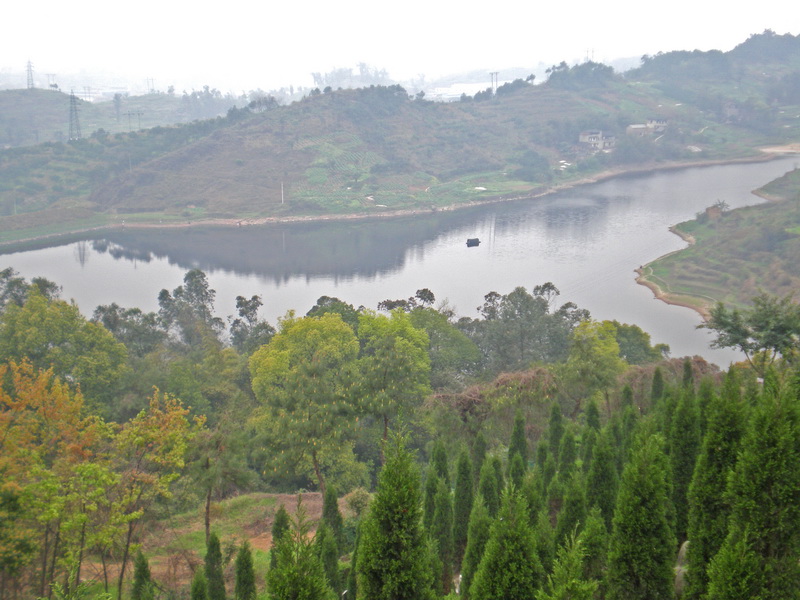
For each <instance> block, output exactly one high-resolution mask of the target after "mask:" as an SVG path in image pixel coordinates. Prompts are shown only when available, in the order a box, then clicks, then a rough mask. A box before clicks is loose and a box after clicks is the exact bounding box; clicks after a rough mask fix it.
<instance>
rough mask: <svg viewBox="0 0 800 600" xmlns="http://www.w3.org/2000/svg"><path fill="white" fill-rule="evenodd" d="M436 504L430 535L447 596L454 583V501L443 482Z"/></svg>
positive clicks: (440, 485) (441, 482)
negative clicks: (439, 564) (439, 562)
mask: <svg viewBox="0 0 800 600" xmlns="http://www.w3.org/2000/svg"><path fill="white" fill-rule="evenodd" d="M435 504H436V509H435V510H434V513H433V523H432V525H431V529H430V535H431V539H432V540H433V541H434V542H435V544H436V551H437V553H438V556H439V560H440V561H441V573H440V579H441V585H442V591H443V592H444V594H445V595H447V594H449V593H450V587H451V585H452V582H453V501H452V499H451V497H450V488H449V487H448V486H447V485H445V483H444V481H441V480H440V481H439V487H438V489H437V490H436V502H435Z"/></svg>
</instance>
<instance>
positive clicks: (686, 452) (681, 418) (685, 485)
mask: <svg viewBox="0 0 800 600" xmlns="http://www.w3.org/2000/svg"><path fill="white" fill-rule="evenodd" d="M699 448H700V424H699V417H698V414H697V405H696V402H695V397H694V392H693V391H692V390H691V389H688V388H686V389H684V390H683V392H682V393H681V398H680V400H679V401H678V406H677V408H676V409H675V416H674V417H673V419H672V426H671V428H670V437H669V459H670V466H671V472H672V504H673V506H674V507H675V537H676V538H677V540H678V543H682V542H683V540H685V539H686V529H687V526H688V521H689V499H688V493H689V484H690V483H691V481H692V474H693V473H694V467H695V463H696V462H697V454H698V451H699Z"/></svg>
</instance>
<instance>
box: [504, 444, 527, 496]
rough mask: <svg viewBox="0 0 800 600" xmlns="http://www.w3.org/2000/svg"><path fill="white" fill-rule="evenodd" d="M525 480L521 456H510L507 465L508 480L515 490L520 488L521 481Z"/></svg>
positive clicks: (515, 454) (516, 454)
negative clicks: (509, 461)
mask: <svg viewBox="0 0 800 600" xmlns="http://www.w3.org/2000/svg"><path fill="white" fill-rule="evenodd" d="M524 478H525V466H524V465H523V463H522V456H520V455H519V454H518V453H516V452H515V453H514V454H513V455H512V456H511V463H510V464H509V465H508V480H509V481H510V482H511V484H512V485H513V486H514V487H515V488H517V489H521V488H522V481H523V479H524Z"/></svg>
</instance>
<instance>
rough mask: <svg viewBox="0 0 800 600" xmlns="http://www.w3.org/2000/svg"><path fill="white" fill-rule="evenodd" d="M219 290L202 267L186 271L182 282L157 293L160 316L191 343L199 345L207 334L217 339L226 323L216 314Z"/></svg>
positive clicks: (173, 330)
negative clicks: (211, 286)
mask: <svg viewBox="0 0 800 600" xmlns="http://www.w3.org/2000/svg"><path fill="white" fill-rule="evenodd" d="M216 294H217V293H216V291H214V290H213V289H211V288H210V287H209V285H208V277H206V274H205V273H204V272H203V271H201V270H199V269H192V270H191V271H187V272H186V274H185V275H184V276H183V285H181V286H178V287H177V288H175V289H174V290H173V291H172V293H170V292H169V291H168V290H166V289H163V290H161V292H159V294H158V307H159V308H158V316H159V318H160V319H161V322H162V323H163V325H164V328H165V329H167V331H170V332H172V333H173V334H174V335H175V336H176V338H177V339H178V340H180V341H181V342H183V343H184V344H186V345H187V346H189V347H196V346H200V345H202V344H203V342H204V341H205V340H206V339H208V338H212V339H214V340H218V336H219V334H220V333H221V332H222V330H223V329H224V323H223V322H222V319H220V318H219V317H215V316H214V298H215V297H216Z"/></svg>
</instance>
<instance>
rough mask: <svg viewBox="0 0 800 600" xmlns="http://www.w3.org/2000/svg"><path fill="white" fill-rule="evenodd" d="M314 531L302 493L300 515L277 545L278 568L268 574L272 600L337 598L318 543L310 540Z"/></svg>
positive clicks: (293, 520)
mask: <svg viewBox="0 0 800 600" xmlns="http://www.w3.org/2000/svg"><path fill="white" fill-rule="evenodd" d="M310 531H311V525H310V524H309V522H308V519H307V518H306V511H305V507H304V506H303V503H302V496H298V500H297V514H296V516H295V518H294V519H292V520H291V529H290V530H289V531H288V532H285V533H284V534H283V535H281V536H280V537H279V538H278V540H277V542H276V544H275V546H274V552H275V553H276V555H277V559H276V561H275V568H273V569H270V571H269V572H268V573H267V592H268V593H269V598H270V600H336V594H334V592H333V590H331V588H330V586H329V585H328V581H327V579H326V577H325V571H324V570H323V568H322V563H321V562H320V560H319V556H318V555H317V551H316V549H315V547H314V542H313V541H312V540H310V539H309V532H310Z"/></svg>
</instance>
